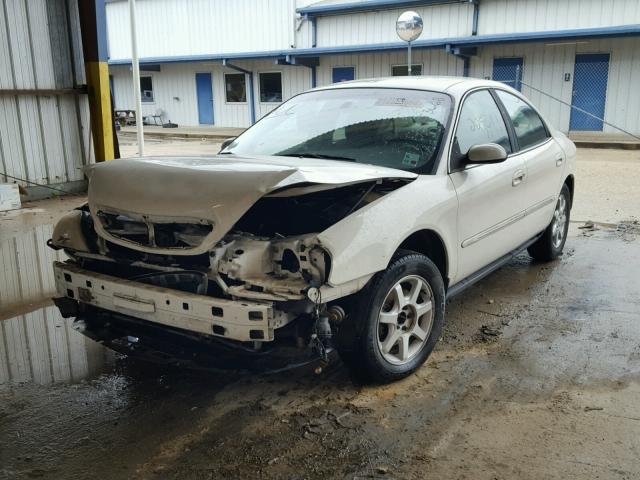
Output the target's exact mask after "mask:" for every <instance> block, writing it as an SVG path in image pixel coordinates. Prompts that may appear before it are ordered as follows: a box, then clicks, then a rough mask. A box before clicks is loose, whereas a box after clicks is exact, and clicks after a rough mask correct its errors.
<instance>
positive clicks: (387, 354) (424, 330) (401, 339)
mask: <svg viewBox="0 0 640 480" xmlns="http://www.w3.org/2000/svg"><path fill="white" fill-rule="evenodd" d="M433 319H434V308H433V291H432V290H431V287H430V286H429V283H428V282H427V281H426V280H425V279H424V278H422V277H420V276H418V275H409V276H407V277H404V278H402V279H401V280H399V281H398V282H396V284H395V285H394V286H393V287H392V288H391V289H390V290H389V292H388V293H387V296H386V298H385V300H384V302H383V304H382V308H381V309H380V313H379V315H378V348H379V349H380V353H381V354H382V356H383V357H384V359H385V360H386V361H388V362H389V363H392V364H394V365H403V364H405V363H407V362H409V361H410V360H411V359H413V358H414V357H415V356H416V355H417V354H418V353H419V352H420V351H421V350H422V348H423V347H424V346H425V344H426V343H427V339H428V338H429V334H430V333H431V328H432V327H433Z"/></svg>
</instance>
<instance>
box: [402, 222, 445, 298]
mask: <svg viewBox="0 0 640 480" xmlns="http://www.w3.org/2000/svg"><path fill="white" fill-rule="evenodd" d="M398 250H411V251H414V252H418V253H421V254H423V255H424V256H426V257H428V258H429V259H430V260H431V261H432V262H433V263H435V265H436V267H438V270H439V271H440V274H441V275H442V279H443V281H444V283H445V287H446V286H447V285H448V283H449V271H450V261H449V257H448V252H447V247H446V245H445V243H444V241H443V240H442V237H441V236H440V234H439V233H438V232H436V231H435V230H430V229H422V230H417V231H415V232H413V233H412V234H411V235H409V236H408V237H406V238H405V239H404V240H403V241H402V243H401V244H400V245H399V246H398V248H397V249H396V251H398Z"/></svg>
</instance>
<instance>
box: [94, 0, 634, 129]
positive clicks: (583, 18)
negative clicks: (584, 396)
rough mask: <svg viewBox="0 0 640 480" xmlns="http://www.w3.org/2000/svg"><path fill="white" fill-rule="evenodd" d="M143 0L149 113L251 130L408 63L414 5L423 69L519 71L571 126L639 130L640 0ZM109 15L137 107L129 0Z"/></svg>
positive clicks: (505, 74) (113, 59)
mask: <svg viewBox="0 0 640 480" xmlns="http://www.w3.org/2000/svg"><path fill="white" fill-rule="evenodd" d="M137 4H138V44H139V53H140V57H141V69H142V75H143V76H142V80H141V89H142V90H143V113H144V114H145V115H151V114H161V115H162V118H163V120H164V121H168V120H171V121H172V122H176V123H178V124H181V125H209V124H213V125H218V126H238V127H243V126H248V125H250V124H251V123H252V122H253V121H255V119H258V118H260V116H262V115H264V114H265V113H267V112H268V111H270V110H271V109H273V108H274V107H275V106H277V105H278V104H279V103H280V102H281V101H282V100H286V99H287V98H289V97H291V96H292V95H295V94H297V93H299V92H302V91H304V90H305V89H308V88H310V87H313V86H322V85H327V84H330V83H332V82H336V81H342V80H348V79H358V78H369V77H379V76H387V75H402V74H406V56H405V53H404V45H403V44H402V43H401V42H399V41H398V38H397V37H396V34H395V19H396V18H397V16H398V15H399V13H401V12H402V11H403V10H405V9H408V8H411V9H413V10H416V11H418V12H419V13H420V14H421V15H422V17H423V18H424V20H425V28H424V32H423V34H422V36H421V37H420V38H419V39H418V40H417V41H416V42H415V43H414V53H415V54H414V61H413V62H412V63H414V65H415V68H414V69H413V70H414V74H415V73H418V74H422V75H469V76H477V77H482V78H494V79H497V80H501V81H506V82H509V83H511V84H512V85H513V86H515V87H516V88H519V89H521V90H522V91H523V92H524V93H525V94H526V95H528V96H529V97H530V98H531V99H532V101H533V102H534V103H536V104H537V105H538V106H539V107H540V108H541V110H542V111H543V112H544V113H545V114H546V116H547V117H548V118H549V120H550V121H551V122H553V123H554V124H555V125H556V126H557V127H558V128H559V129H561V130H563V131H565V132H566V131H591V132H599V131H604V132H609V131H612V130H611V128H610V127H609V126H607V125H606V122H610V123H613V124H616V125H619V126H620V127H622V128H624V129H627V130H629V131H632V132H635V133H638V132H640V91H639V90H637V89H636V90H632V89H628V88H621V87H622V86H623V85H633V84H634V79H637V78H640V53H639V52H640V2H638V1H637V0H605V1H602V0H580V1H576V0H537V1H534V0H515V1H514V0H511V1H507V0H415V1H407V0H395V1H388V0H324V1H320V2H311V1H309V0H233V1H232V0H138V2H137ZM107 25H108V40H109V64H110V74H111V76H112V82H113V88H114V95H115V104H116V107H117V108H122V109H126V108H133V93H132V84H131V82H132V80H131V72H130V63H131V59H130V57H131V55H130V50H129V45H130V37H129V27H128V9H127V3H126V2H122V1H117V0H114V1H111V2H110V3H109V4H108V5H107ZM541 92H544V93H541ZM549 95H551V96H552V97H554V98H552V97H551V96H549ZM562 102H564V103H565V104H567V105H574V106H577V107H579V108H581V109H583V110H586V111H588V112H591V113H593V114H594V115H596V116H599V117H604V118H605V120H606V122H605V123H603V122H602V121H598V120H596V119H594V118H593V117H589V116H587V115H584V114H583V113H581V112H580V111H577V110H575V109H573V110H572V109H571V108H569V107H568V106H567V105H563V103H562Z"/></svg>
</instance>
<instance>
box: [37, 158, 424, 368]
mask: <svg viewBox="0 0 640 480" xmlns="http://www.w3.org/2000/svg"><path fill="white" fill-rule="evenodd" d="M216 160H217V159H209V163H206V165H205V164H199V165H198V168H193V164H189V165H187V166H185V165H184V163H181V162H179V161H177V160H176V159H169V160H164V161H159V160H156V159H151V160H145V161H142V160H136V161H126V162H125V161H122V162H113V165H108V166H106V165H100V166H98V167H97V168H94V169H93V171H91V172H90V189H89V203H88V205H86V206H84V207H81V208H80V209H78V210H74V211H73V212H70V213H69V214H67V215H66V216H65V217H63V218H62V219H61V220H60V221H59V222H58V224H57V225H56V227H55V229H54V232H53V237H52V239H51V240H49V242H48V244H49V246H51V247H52V248H55V249H64V250H65V252H66V253H67V255H68V256H69V260H68V261H67V262H65V263H60V262H57V263H56V264H55V265H54V269H55V278H56V284H57V288H58V292H59V294H60V295H61V297H60V298H59V299H57V300H56V303H57V304H58V306H59V307H60V308H61V311H62V313H63V315H66V316H74V317H77V318H80V319H83V320H84V321H85V322H86V323H88V324H91V325H93V326H94V327H95V324H96V322H98V323H99V326H100V325H102V326H104V325H106V324H115V323H118V324H122V323H123V322H126V321H127V319H128V320H129V321H130V326H131V325H134V326H135V325H138V326H139V325H140V324H141V323H140V322H142V324H146V325H147V326H153V327H154V328H158V327H159V328H166V329H167V330H175V331H178V332H182V333H188V334H189V335H191V336H195V337H198V338H202V339H203V340H205V341H206V342H213V343H216V342H217V343H218V344H220V345H222V344H224V345H225V347H226V348H231V349H237V350H238V351H245V352H246V351H252V352H258V351H260V352H265V351H268V350H271V349H272V348H273V347H274V346H276V345H277V346H279V347H281V346H285V347H290V348H297V349H308V347H312V348H313V349H314V351H315V352H316V354H319V355H320V356H324V357H326V355H327V354H328V352H329V351H330V350H331V336H332V334H333V333H335V330H336V327H337V325H338V324H339V323H340V321H341V320H342V319H343V318H344V316H345V309H344V308H343V307H341V306H340V298H342V297H344V296H345V295H348V294H350V293H354V291H355V290H354V289H357V288H359V287H361V285H359V284H356V285H357V286H356V287H354V286H350V287H349V288H341V286H336V285H329V284H328V279H329V274H330V271H331V267H332V265H331V258H332V252H331V251H330V250H329V249H328V248H327V247H326V246H325V245H323V244H322V242H321V241H320V240H319V238H318V236H319V234H320V233H321V232H322V231H323V230H325V229H327V228H329V227H331V226H333V225H335V224H336V223H338V222H340V221H341V220H342V219H343V218H345V217H347V216H349V215H351V214H353V213H354V212H356V211H358V210H359V209H360V208H362V207H363V206H365V205H368V204H370V203H372V202H374V201H376V200H377V199H379V198H381V197H382V196H384V195H386V194H387V193H389V192H391V191H393V190H395V189H397V188H399V187H401V186H403V185H405V184H406V183H408V182H410V181H412V180H413V178H415V175H412V174H407V173H406V172H401V171H393V170H390V171H389V172H380V171H378V170H389V169H375V168H371V167H364V168H361V169H359V168H352V171H351V176H349V175H348V174H347V175H346V178H342V179H341V180H342V181H341V182H340V183H334V182H327V181H324V180H323V179H324V178H327V175H326V174H325V172H324V171H320V172H319V171H318V169H316V170H313V169H312V171H311V173H309V171H306V172H305V171H301V169H298V168H295V167H294V166H292V165H280V164H275V165H274V164H266V165H265V164H264V163H251V162H248V161H247V162H245V163H243V162H241V161H239V162H237V163H238V164H239V165H237V164H236V165H235V168H229V165H228V164H227V163H225V162H228V161H227V160H226V159H225V160H224V161H223V160H218V161H216ZM118 164H120V165H118ZM390 172H394V174H390ZM136 173H140V174H141V175H143V176H144V177H145V187H144V188H142V187H140V183H139V182H137V181H133V180H132V178H134V177H135V176H136ZM213 173H215V175H213ZM383 173H384V175H383ZM343 176H344V173H343ZM148 182H151V183H149V184H148V185H149V186H146V185H147V183H148ZM109 186H113V188H118V191H119V193H118V195H115V194H114V193H113V192H111V189H110V188H109ZM323 289H324V290H325V291H326V290H327V289H329V290H331V291H332V292H334V294H333V295H332V296H330V297H331V298H327V299H325V300H323V298H322V294H321V291H323ZM145 322H146V323H145ZM98 330H99V328H98ZM91 331H93V332H95V328H92V329H91Z"/></svg>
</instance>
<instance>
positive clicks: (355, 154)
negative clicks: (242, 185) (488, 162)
mask: <svg viewBox="0 0 640 480" xmlns="http://www.w3.org/2000/svg"><path fill="white" fill-rule="evenodd" d="M450 105H451V100H450V98H449V96H448V95H446V94H444V93H438V92H430V91H423V90H402V89H389V88H341V89H335V90H319V91H314V92H309V93H304V94H302V95H298V96H296V97H294V98H292V99H291V100H289V101H288V102H286V103H284V104H282V105H281V106H280V107H278V108H277V109H276V110H274V111H273V112H271V113H270V114H269V115H267V116H266V117H264V118H263V119H262V120H260V121H259V122H258V123H256V124H255V125H254V126H253V127H251V128H250V129H249V130H247V131H246V132H245V133H243V134H242V135H241V136H240V137H238V138H237V139H235V140H234V141H233V142H232V143H231V144H230V145H229V146H227V147H226V148H225V149H224V150H223V152H222V153H224V154H229V153H232V154H237V155H283V156H290V157H301V158H304V157H306V158H320V159H328V160H344V161H352V162H358V163H366V164H371V165H379V166H384V167H392V168H398V169H402V170H409V171H417V172H421V173H432V171H433V168H434V164H435V161H436V157H437V155H438V151H439V149H440V143H441V142H442V138H443V135H444V130H445V124H446V122H447V119H448V118H449V110H450Z"/></svg>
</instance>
